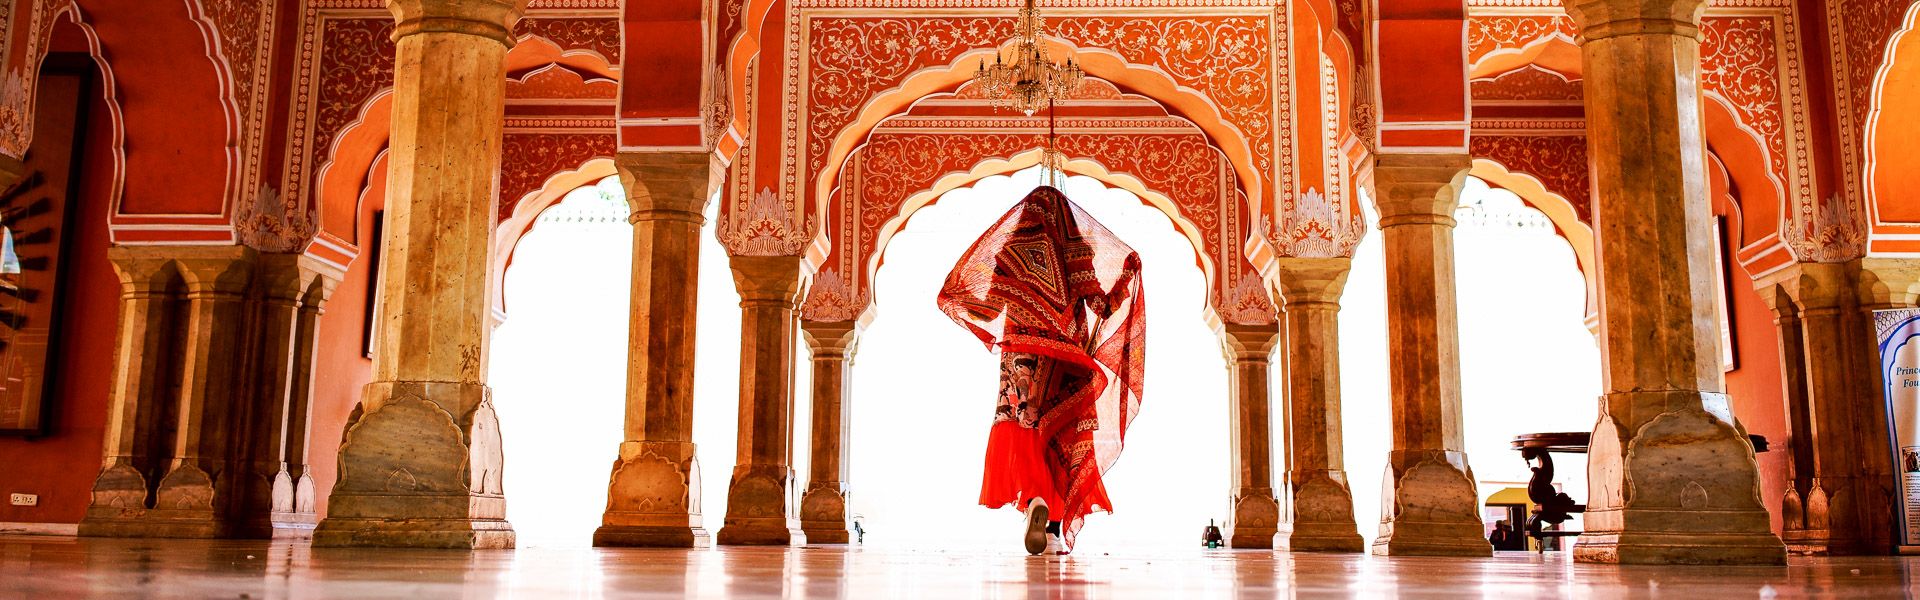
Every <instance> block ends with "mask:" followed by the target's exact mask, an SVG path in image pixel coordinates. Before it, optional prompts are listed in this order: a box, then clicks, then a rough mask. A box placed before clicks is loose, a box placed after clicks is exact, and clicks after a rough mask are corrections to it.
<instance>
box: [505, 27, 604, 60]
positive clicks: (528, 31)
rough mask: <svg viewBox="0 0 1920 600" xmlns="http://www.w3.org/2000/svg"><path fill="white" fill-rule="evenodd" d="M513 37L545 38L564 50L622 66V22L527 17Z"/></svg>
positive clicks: (514, 30) (516, 29) (514, 29)
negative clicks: (586, 52) (584, 52)
mask: <svg viewBox="0 0 1920 600" xmlns="http://www.w3.org/2000/svg"><path fill="white" fill-rule="evenodd" d="M513 36H514V37H515V38H525V37H528V36H533V37H539V38H545V39H546V40H547V41H550V42H553V45H555V46H559V47H561V48H562V49H565V50H568V51H573V50H587V51H590V52H593V53H594V54H598V55H600V57H601V58H605V59H607V64H610V65H614V66H616V67H617V66H619V65H620V20H619V19H615V18H552V17H540V16H528V17H526V18H523V19H520V23H519V24H517V25H514V27H513Z"/></svg>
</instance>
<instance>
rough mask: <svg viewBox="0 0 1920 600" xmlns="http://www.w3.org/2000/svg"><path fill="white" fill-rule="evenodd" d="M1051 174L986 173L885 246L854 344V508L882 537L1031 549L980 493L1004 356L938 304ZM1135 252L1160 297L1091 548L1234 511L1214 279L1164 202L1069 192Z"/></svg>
mask: <svg viewBox="0 0 1920 600" xmlns="http://www.w3.org/2000/svg"><path fill="white" fill-rule="evenodd" d="M1043 173H1044V171H1043V170H1041V169H1039V168H1032V169H1027V170H1024V171H1021V172H1018V173H1015V174H1013V175H1011V176H994V177H987V178H985V179H982V180H980V181H979V182H977V183H975V184H974V185H973V186H972V187H970V188H962V189H957V190H954V191H951V192H948V193H947V194H946V195H944V196H942V197H941V198H940V200H939V201H938V202H937V203H936V204H933V205H931V206H928V207H926V208H923V209H921V210H920V211H918V212H916V213H914V215H913V217H912V218H911V219H910V220H909V221H908V222H907V224H906V226H905V227H904V228H903V229H902V230H901V231H900V232H899V233H898V234H897V235H895V236H894V237H893V238H892V240H891V241H890V242H888V245H887V247H886V249H885V256H884V258H885V261H884V263H883V264H882V266H881V267H880V272H879V275H878V276H877V277H876V281H875V289H874V294H873V297H874V301H875V310H876V313H875V318H874V320H873V321H872V322H871V323H870V325H869V326H868V328H867V329H866V331H865V332H864V333H863V334H862V337H861V339H860V342H859V347H858V349H857V350H856V354H855V356H854V366H853V374H852V380H851V381H850V385H851V386H852V387H853V406H852V409H851V410H852V417H851V422H852V432H853V433H852V440H851V442H850V443H851V447H850V453H851V465H850V469H851V487H852V490H853V493H852V496H851V498H850V504H851V506H850V510H851V511H852V512H854V513H857V514H859V515H860V518H861V519H860V520H861V524H862V527H863V528H865V529H866V531H867V536H866V541H867V543H868V544H870V545H886V546H907V547H913V548H925V549H940V548H954V547H972V546H985V547H1002V548H1005V549H1007V550H1008V551H1010V552H1019V551H1020V550H1019V544H1020V542H1019V539H1020V538H1019V537H1018V533H1019V531H1020V526H1021V524H1022V523H1023V521H1022V520H1021V518H1020V517H1019V516H1018V513H1016V512H1015V511H1014V510H1012V509H1002V510H989V509H986V508H984V507H981V506H980V505H979V504H978V502H977V501H978V499H979V494H980V477H981V469H982V464H983V461H984V456H985V452H986V440H987V431H988V429H989V428H990V426H991V425H992V420H993V406H994V404H993V402H994V394H995V390H996V389H997V388H998V385H999V363H998V362H997V360H996V359H995V358H994V356H993V355H992V354H991V353H990V352H989V351H988V350H987V349H986V348H985V347H983V346H982V345H981V344H980V342H979V340H977V339H975V338H974V337H973V336H972V335H969V334H968V333H966V332H965V331H964V330H962V329H961V328H960V327H959V326H958V325H956V324H954V322H953V321H952V320H951V319H948V318H947V317H946V315H945V314H943V313H941V312H940V311H939V309H938V308H937V307H936V305H935V301H934V296H935V294H936V293H937V292H938V291H939V289H940V285H941V283H942V282H943V281H944V280H945V278H946V275H947V272H948V271H949V270H951V269H952V268H953V264H954V262H955V261H957V260H959V258H960V255H961V253H963V252H965V251H966V249H967V247H968V246H969V245H971V244H972V243H973V242H974V240H975V239H976V238H977V237H979V235H980V234H981V233H982V232H983V231H985V229H986V228H987V226H988V225H990V224H992V223H993V221H994V220H996V219H998V218H1000V216H1001V215H1002V214H1004V213H1005V212H1006V211H1007V210H1008V209H1009V208H1011V207H1012V206H1013V205H1014V204H1015V203H1017V202H1018V201H1019V200H1020V199H1021V198H1022V197H1024V196H1026V194H1027V193H1028V192H1029V191H1031V190H1032V189H1033V188H1034V187H1035V186H1037V185H1039V184H1040V182H1041V180H1042V177H1043ZM1062 191H1064V192H1066V194H1067V197H1068V198H1069V199H1071V200H1072V201H1073V202H1074V203H1076V204H1078V205H1079V206H1081V207H1082V208H1084V209H1085V210H1086V211H1087V212H1088V213H1089V214H1091V215H1093V217H1094V218H1095V219H1098V220H1099V221H1100V222H1101V224H1103V225H1105V226H1106V227H1107V228H1108V229H1110V230H1112V231H1113V232H1114V233H1115V234H1116V235H1118V236H1120V238H1121V239H1122V240H1124V241H1125V242H1126V243H1127V244H1128V245H1129V246H1131V247H1133V249H1134V250H1135V251H1136V252H1138V253H1139V254H1140V256H1141V260H1142V262H1143V274H1144V278H1145V282H1146V296H1147V306H1148V312H1147V315H1148V318H1147V327H1148V329H1147V339H1148V342H1147V386H1146V396H1145V398H1144V399H1143V401H1142V407H1141V412H1140V416H1139V418H1138V420H1137V421H1136V422H1135V425H1134V426H1133V428H1132V429H1131V430H1130V431H1129V432H1128V435H1127V445H1126V449H1125V451H1124V452H1123V453H1122V455H1121V457H1120V460H1119V462H1118V463H1117V464H1116V465H1115V466H1114V468H1113V470H1112V471H1111V472H1110V473H1109V474H1108V479H1107V486H1108V490H1109V493H1110V495H1111V497H1112V499H1113V502H1114V504H1115V505H1116V506H1115V511H1114V513H1113V514H1111V515H1108V514H1104V513H1095V514H1094V515H1093V516H1091V517H1089V518H1088V520H1087V525H1086V527H1085V528H1084V529H1082V530H1081V533H1080V540H1079V546H1078V547H1079V551H1082V552H1096V553H1097V552H1103V551H1107V550H1110V549H1116V548H1122V547H1140V546H1152V547H1160V548H1166V547H1190V546H1197V545H1198V544H1199V539H1200V538H1199V534H1200V530H1201V528H1202V527H1203V526H1205V525H1206V524H1207V520H1208V519H1210V518H1212V519H1220V518H1224V517H1225V516H1226V508H1227V498H1228V495H1229V493H1230V490H1229V489H1228V465H1229V464H1230V459H1229V454H1228V452H1229V450H1230V448H1229V446H1228V432H1227V427H1228V415H1227V371H1226V368H1227V367H1226V362H1225V359H1224V357H1223V356H1222V354H1221V345H1220V342H1219V339H1218V338H1217V337H1216V336H1215V335H1214V334H1213V333H1212V331H1210V330H1209V328H1208V326H1207V324H1206V322H1205V321H1204V313H1203V311H1204V308H1205V301H1206V281H1205V276H1204V275H1203V274H1202V273H1201V271H1200V269H1199V267H1198V263H1197V262H1196V260H1195V256H1194V247H1193V244H1192V242H1190V241H1189V240H1188V239H1187V238H1186V237H1185V236H1182V235H1180V234H1179V233H1177V232H1176V230H1175V229H1174V227H1173V222H1172V221H1171V220H1169V219H1168V217H1167V215H1166V213H1164V212H1161V211H1160V210H1159V209H1156V208H1154V207H1152V206H1148V205H1146V204H1144V203H1142V202H1141V200H1140V199H1139V198H1138V197H1136V196H1134V195H1133V194H1131V193H1128V192H1126V191H1124V190H1118V189H1109V188H1107V187H1106V186H1105V185H1103V184H1102V183H1100V181H1099V180H1096V179H1093V178H1090V177H1079V176H1076V177H1072V178H1069V179H1068V180H1067V182H1066V184H1065V185H1064V189H1063V190H1062Z"/></svg>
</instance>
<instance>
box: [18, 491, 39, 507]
mask: <svg viewBox="0 0 1920 600" xmlns="http://www.w3.org/2000/svg"><path fill="white" fill-rule="evenodd" d="M13 505H14V506H39V505H40V495H39V494H14V495H13Z"/></svg>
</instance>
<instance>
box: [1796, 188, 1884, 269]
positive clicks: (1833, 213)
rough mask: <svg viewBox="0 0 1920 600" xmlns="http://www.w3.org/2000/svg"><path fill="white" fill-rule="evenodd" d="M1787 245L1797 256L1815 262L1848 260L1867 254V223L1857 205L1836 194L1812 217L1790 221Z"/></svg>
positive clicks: (1820, 206)
mask: <svg viewBox="0 0 1920 600" xmlns="http://www.w3.org/2000/svg"><path fill="white" fill-rule="evenodd" d="M1787 233H1788V235H1787V245H1788V247H1789V248H1790V249H1792V250H1793V254H1794V256H1797V257H1799V258H1800V259H1801V260H1807V261H1813V262H1845V261H1849V260H1853V259H1855V258H1859V257H1861V256H1865V255H1866V252H1867V223H1866V218H1865V215H1863V214H1861V211H1860V210H1859V209H1858V208H1857V207H1856V204H1855V203H1854V202H1853V201H1852V200H1849V199H1847V198H1845V197H1842V196H1840V195H1839V194H1835V195H1833V196H1830V197H1828V198H1827V199H1826V201H1824V202H1820V203H1819V208H1818V210H1816V211H1815V212H1814V214H1813V217H1812V218H1809V219H1799V218H1796V219H1794V220H1792V221H1791V222H1789V223H1787Z"/></svg>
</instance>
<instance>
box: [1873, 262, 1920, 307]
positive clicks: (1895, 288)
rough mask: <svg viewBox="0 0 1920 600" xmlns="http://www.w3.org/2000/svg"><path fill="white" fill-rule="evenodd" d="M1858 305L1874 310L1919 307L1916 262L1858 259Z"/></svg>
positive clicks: (1919, 275)
mask: <svg viewBox="0 0 1920 600" xmlns="http://www.w3.org/2000/svg"><path fill="white" fill-rule="evenodd" d="M1858 293H1859V295H1860V303H1861V304H1865V305H1867V306H1868V307H1871V308H1874V309H1890V308H1913V307H1916V306H1920V259H1915V258H1881V257H1869V258H1863V259H1860V279H1859V283H1858Z"/></svg>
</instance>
